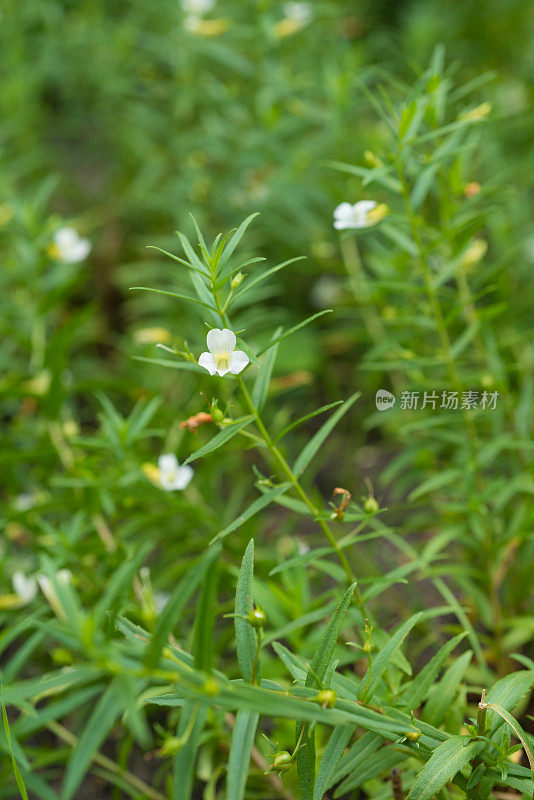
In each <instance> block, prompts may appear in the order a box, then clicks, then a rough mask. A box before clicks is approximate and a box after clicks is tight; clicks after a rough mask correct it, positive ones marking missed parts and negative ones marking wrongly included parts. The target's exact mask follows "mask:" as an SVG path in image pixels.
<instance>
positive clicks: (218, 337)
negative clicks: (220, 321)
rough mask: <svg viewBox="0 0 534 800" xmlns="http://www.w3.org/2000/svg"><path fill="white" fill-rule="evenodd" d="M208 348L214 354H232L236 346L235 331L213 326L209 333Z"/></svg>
mask: <svg viewBox="0 0 534 800" xmlns="http://www.w3.org/2000/svg"><path fill="white" fill-rule="evenodd" d="M206 338H207V343H208V350H209V351H210V353H212V354H213V355H214V356H219V355H222V356H224V355H230V353H231V352H232V350H233V349H234V347H235V343H236V338H235V333H234V332H233V331H231V330H228V328H223V329H222V330H220V329H219V328H213V329H212V330H211V331H209V333H208V335H207V337H206Z"/></svg>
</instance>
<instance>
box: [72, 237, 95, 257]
mask: <svg viewBox="0 0 534 800" xmlns="http://www.w3.org/2000/svg"><path fill="white" fill-rule="evenodd" d="M90 252H91V242H90V241H89V239H79V240H78V241H77V242H76V244H75V245H74V246H73V247H72V249H71V251H70V258H71V261H84V259H86V258H87V256H88V255H89V253H90Z"/></svg>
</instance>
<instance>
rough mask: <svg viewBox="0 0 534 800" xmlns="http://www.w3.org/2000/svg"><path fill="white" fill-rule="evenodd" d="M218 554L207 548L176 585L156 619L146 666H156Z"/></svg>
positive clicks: (216, 551) (216, 550)
mask: <svg viewBox="0 0 534 800" xmlns="http://www.w3.org/2000/svg"><path fill="white" fill-rule="evenodd" d="M218 554H219V551H218V548H216V547H213V548H209V549H208V550H207V551H206V552H205V553H204V554H203V555H202V556H201V557H200V558H199V559H198V561H197V562H196V564H194V565H192V566H191V567H189V569H188V571H187V572H186V574H185V575H184V577H183V578H182V580H181V581H180V582H179V583H178V585H177V586H176V588H175V589H174V591H173V593H172V594H171V597H170V600H169V602H168V603H167V605H166V606H165V608H164V610H163V611H162V613H161V614H160V616H159V617H158V619H157V622H156V627H155V630H154V635H153V636H152V639H151V641H150V644H149V646H148V648H147V651H146V657H145V660H146V664H147V665H148V666H149V667H153V666H155V665H156V664H157V662H158V659H159V657H160V655H161V651H162V650H163V647H164V645H165V643H166V641H167V636H168V634H169V633H170V632H171V630H172V628H173V627H174V625H175V624H176V622H177V621H178V619H179V618H180V616H181V613H182V611H183V609H184V608H185V606H186V604H187V602H188V600H189V598H190V597H191V596H192V595H193V592H194V591H195V590H196V589H197V587H198V585H199V583H200V582H201V581H202V580H203V579H204V576H205V574H206V572H207V570H208V567H209V566H210V564H211V562H212V561H213V559H214V558H216V557H217V556H218Z"/></svg>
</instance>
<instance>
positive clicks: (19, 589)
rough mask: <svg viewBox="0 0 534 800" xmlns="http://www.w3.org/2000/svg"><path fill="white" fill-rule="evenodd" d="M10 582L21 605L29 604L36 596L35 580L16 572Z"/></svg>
mask: <svg viewBox="0 0 534 800" xmlns="http://www.w3.org/2000/svg"><path fill="white" fill-rule="evenodd" d="M11 580H12V582H13V589H14V591H15V594H16V595H17V597H18V598H19V600H21V601H22V602H23V603H31V601H32V600H33V598H34V597H35V595H36V594H37V581H36V580H35V578H32V577H31V576H30V577H29V576H27V575H25V574H24V573H23V572H20V571H17V572H14V573H13V577H12V578H11Z"/></svg>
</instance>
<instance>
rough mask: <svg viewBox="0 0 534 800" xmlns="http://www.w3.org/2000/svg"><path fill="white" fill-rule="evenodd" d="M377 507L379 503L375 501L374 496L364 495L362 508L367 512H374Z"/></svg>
mask: <svg viewBox="0 0 534 800" xmlns="http://www.w3.org/2000/svg"><path fill="white" fill-rule="evenodd" d="M378 509H379V505H378V503H377V502H376V500H375V498H374V497H366V498H365V500H364V501H363V510H364V511H365V512H366V513H367V514H376V512H377V511H378Z"/></svg>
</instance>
